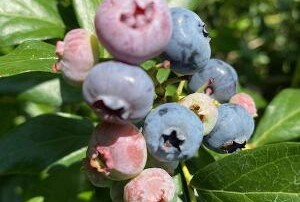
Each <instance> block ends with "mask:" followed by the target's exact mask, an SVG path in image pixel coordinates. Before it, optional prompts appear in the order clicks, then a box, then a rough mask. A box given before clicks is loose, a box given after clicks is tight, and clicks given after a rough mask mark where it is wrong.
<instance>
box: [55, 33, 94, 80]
mask: <svg viewBox="0 0 300 202" xmlns="http://www.w3.org/2000/svg"><path fill="white" fill-rule="evenodd" d="M55 53H56V55H57V56H58V58H59V60H58V62H57V63H56V64H54V65H53V70H54V71H55V72H57V71H62V74H63V76H64V78H65V79H66V80H67V81H68V82H69V83H70V84H73V85H80V84H82V82H83V81H84V79H85V77H86V75H87V73H88V71H89V70H90V69H91V68H92V67H93V66H94V65H95V64H96V63H97V62H98V55H99V50H98V42H97V38H96V36H95V35H93V34H91V33H89V32H88V31H87V30H84V29H74V30H71V31H70V32H68V33H67V34H66V36H65V38H64V41H58V42H57V44H56V50H55Z"/></svg>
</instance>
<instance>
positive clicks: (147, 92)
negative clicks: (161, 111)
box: [83, 61, 154, 122]
mask: <svg viewBox="0 0 300 202" xmlns="http://www.w3.org/2000/svg"><path fill="white" fill-rule="evenodd" d="M83 96H84V99H85V101H86V102H87V103H88V104H89V105H90V106H91V107H92V108H93V109H94V110H95V111H96V113H97V114H98V115H99V116H101V117H102V118H103V119H105V120H106V121H108V122H115V121H119V122H123V121H127V120H129V121H138V120H140V119H142V118H144V117H145V116H146V115H147V114H148V112H149V111H150V109H151V107H152V104H153V100H154V85H153V82H152V79H151V78H150V77H149V76H148V74H147V73H146V72H145V71H144V70H142V69H141V68H139V67H138V66H133V65H128V64H125V63H122V62H116V61H108V62H102V63H100V64H97V65H96V66H95V67H94V68H93V69H92V70H91V71H90V72H89V74H88V76H87V77H86V79H85V81H84V83H83Z"/></svg>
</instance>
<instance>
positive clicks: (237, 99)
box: [229, 93, 257, 117]
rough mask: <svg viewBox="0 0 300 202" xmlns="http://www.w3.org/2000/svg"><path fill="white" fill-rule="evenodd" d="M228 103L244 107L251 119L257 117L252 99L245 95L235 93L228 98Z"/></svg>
mask: <svg viewBox="0 0 300 202" xmlns="http://www.w3.org/2000/svg"><path fill="white" fill-rule="evenodd" d="M229 102H230V103H233V104H238V105H241V106H242V107H244V108H245V109H246V110H247V112H249V114H250V115H251V116H252V117H257V110H256V106H255V102H254V100H253V98H252V97H251V96H250V95H248V94H246V93H237V94H235V95H234V96H232V97H231V98H230V101H229Z"/></svg>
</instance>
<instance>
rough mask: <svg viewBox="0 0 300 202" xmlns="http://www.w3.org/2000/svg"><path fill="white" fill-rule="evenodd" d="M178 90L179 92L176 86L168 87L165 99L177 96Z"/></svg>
mask: <svg viewBox="0 0 300 202" xmlns="http://www.w3.org/2000/svg"><path fill="white" fill-rule="evenodd" d="M176 90H177V87H176V86H174V85H167V87H166V92H165V97H168V96H170V97H172V96H175V95H176Z"/></svg>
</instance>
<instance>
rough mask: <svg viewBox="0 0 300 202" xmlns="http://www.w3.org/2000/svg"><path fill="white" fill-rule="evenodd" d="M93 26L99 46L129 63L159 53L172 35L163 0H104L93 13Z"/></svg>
mask: <svg viewBox="0 0 300 202" xmlns="http://www.w3.org/2000/svg"><path fill="white" fill-rule="evenodd" d="M95 27H96V32H97V35H98V38H99V40H100V41H101V43H102V45H103V46H105V48H106V49H107V50H108V51H109V52H110V53H111V54H112V55H113V56H114V57H115V58H116V59H118V60H120V61H123V62H126V63H130V64H140V63H141V62H143V61H145V60H147V59H150V58H152V57H155V56H157V55H159V54H160V53H161V52H162V51H163V49H164V48H165V46H166V45H167V43H168V41H169V39H170V37H171V34H172V20H171V14H170V10H169V8H168V5H167V3H166V2H165V1H164V0H126V1H124V0H104V1H103V3H102V4H101V5H100V7H99V8H98V10H97V12H96V17H95Z"/></svg>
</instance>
